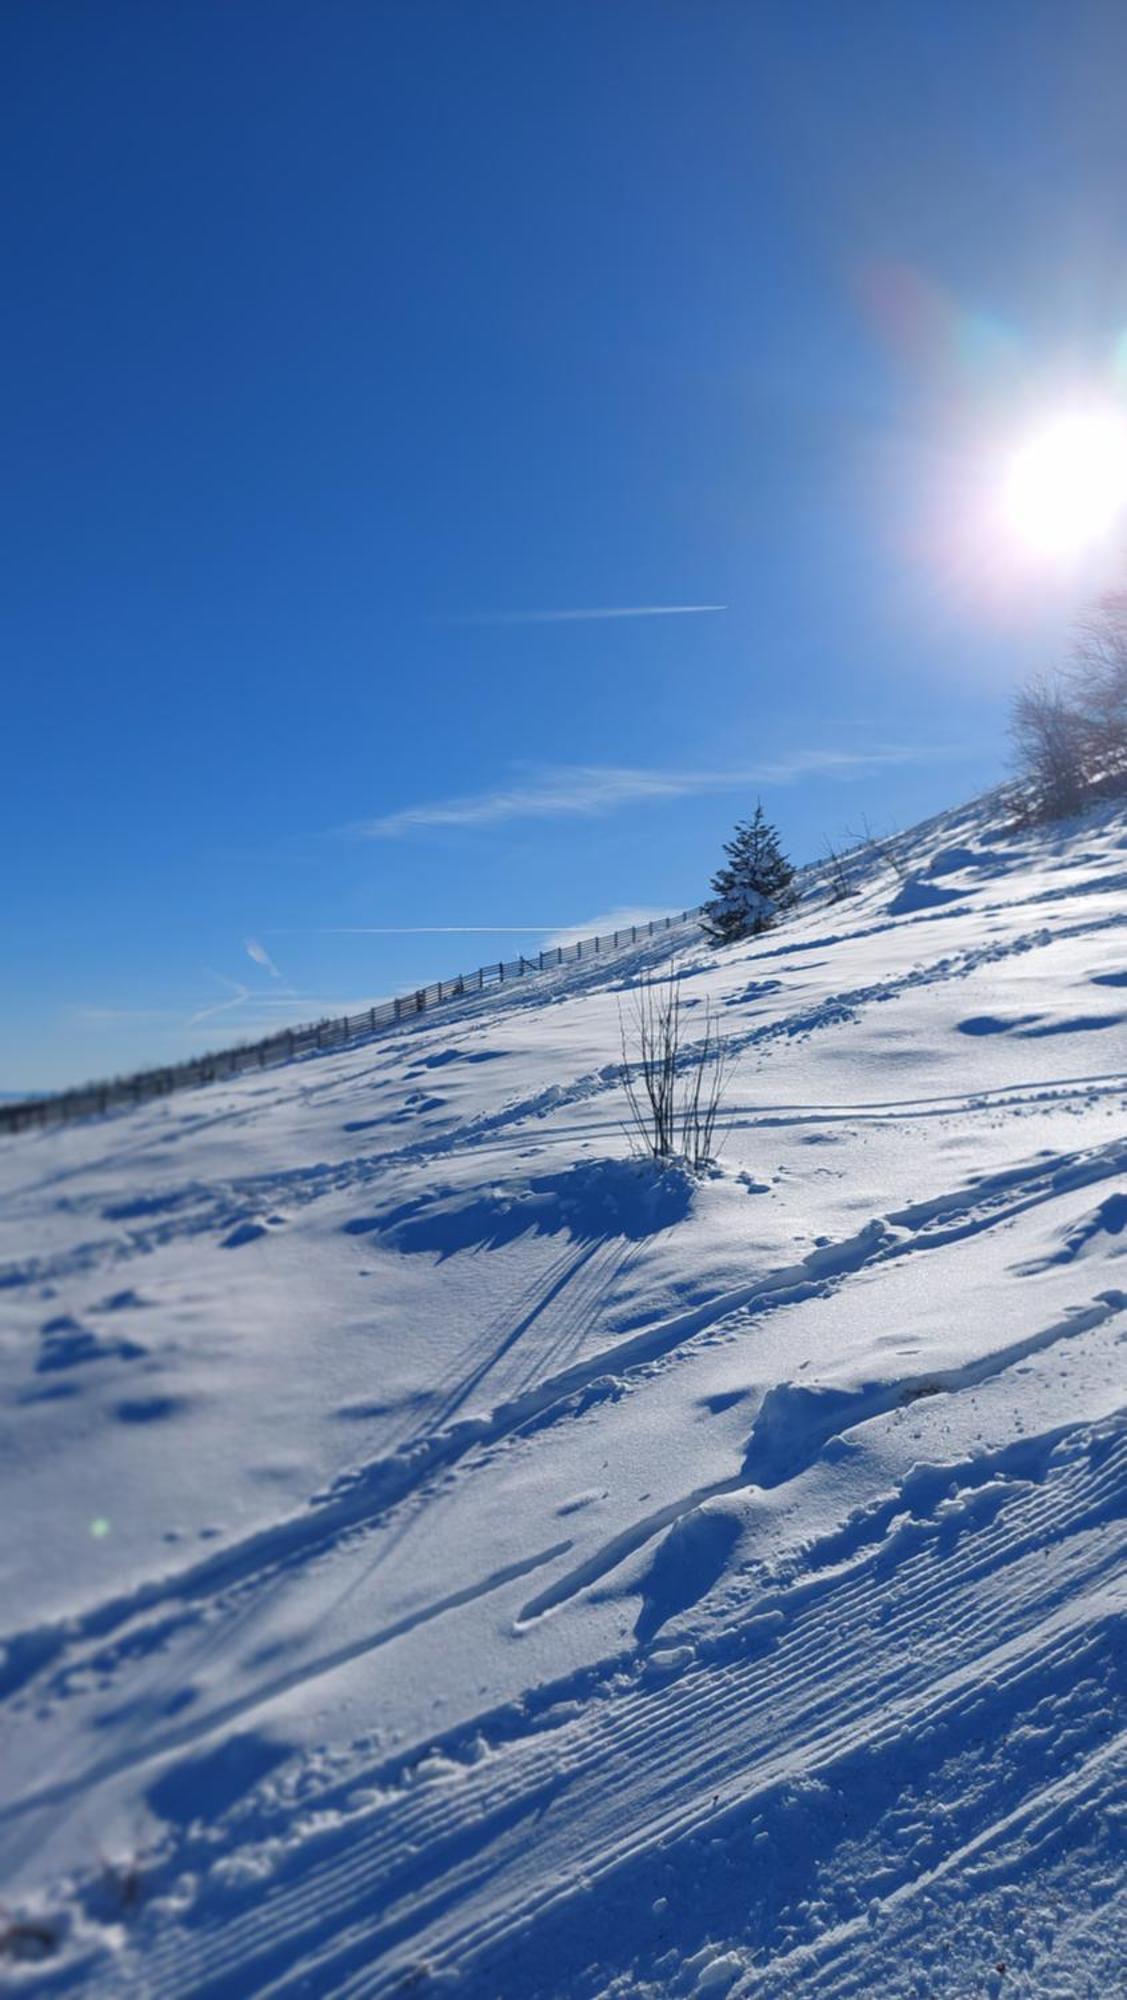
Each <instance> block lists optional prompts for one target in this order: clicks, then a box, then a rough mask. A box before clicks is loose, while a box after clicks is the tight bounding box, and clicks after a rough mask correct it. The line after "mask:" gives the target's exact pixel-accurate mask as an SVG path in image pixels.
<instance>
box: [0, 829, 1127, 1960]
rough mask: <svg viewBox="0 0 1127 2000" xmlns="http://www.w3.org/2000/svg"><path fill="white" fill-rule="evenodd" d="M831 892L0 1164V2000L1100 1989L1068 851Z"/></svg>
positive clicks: (1118, 833) (1104, 1323)
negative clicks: (663, 1132) (658, 1166)
mask: <svg viewBox="0 0 1127 2000" xmlns="http://www.w3.org/2000/svg"><path fill="white" fill-rule="evenodd" d="M891 846H892V849H893V852H892V856H891V859H892V861H893V862H894V863H895V866H891V865H889V856H888V844H886V847H885V853H884V854H883V855H878V854H876V853H873V854H871V855H870V856H868V857H867V858H865V859H864V860H862V861H861V862H859V863H857V864H856V865H855V868H854V875H855V879H856V882H857V886H858V893H857V894H855V895H854V896H852V897H850V898H849V899H847V900H845V901H843V902H838V903H832V902H830V901H829V900H828V889H829V873H828V871H823V872H822V873H821V874H819V871H817V870H814V871H810V872H809V873H808V874H807V876H806V878H805V880H804V882H803V884H802V886H803V888H804V891H805V896H804V901H803V904H802V906H801V908H800V910H799V911H798V912H797V913H796V914H795V915H794V916H793V917H792V918H790V919H789V920H788V921H787V922H786V923H785V924H784V925H780V926H779V927H778V928H777V929H776V930H774V931H772V932H770V933H768V934H767V935H765V936H763V937H760V938H757V939H755V940H753V941H748V942H745V943H743V944H738V945H734V946H729V947H726V948H724V949H723V950H720V951H712V950H710V949H709V948H708V947H707V946H706V945H704V943H703V942H702V940H701V939H700V937H699V934H698V933H697V932H696V931H695V930H693V929H692V927H691V926H686V927H684V928H683V929H682V930H680V931H674V932H673V933H670V934H669V936H668V938H662V939H661V940H655V941H654V943H653V944H652V945H645V946H639V947H637V948H636V949H635V948H631V949H627V950H624V951H623V952H621V953H619V954H617V955H616V956H614V957H613V958H609V959H607V960H605V961H604V962H602V963H595V964H590V963H579V964H577V965H574V966H570V967H565V968H562V969H560V970H559V971H558V972H551V973H547V974H544V975H543V976H541V977H536V978H529V979H528V980H527V981H526V982H524V983H522V984H520V985H517V986H514V988H513V990H512V991H510V992H508V993H505V994H501V995H496V996H492V995H491V996H485V997H484V998H482V999H477V998H467V999H466V1000H465V1001H464V1002H458V1003H454V1004H453V1005H450V1006H448V1007H446V1008H444V1009H443V1010H441V1012H437V1011H436V1012H435V1013H434V1014H433V1015H431V1016H429V1017H428V1016H424V1017H422V1018H421V1019H419V1020H418V1021H416V1022H412V1023H411V1024H409V1025H408V1024H405V1025H404V1026H403V1027H402V1029H400V1030H398V1031H396V1032H395V1033H394V1034H388V1035H383V1036H380V1037H379V1038H377V1039H373V1040H372V1041H370V1042H368V1043H367V1044H363V1045H360V1046H357V1047H355V1048H353V1049H350V1050H346V1051H344V1052H341V1053H337V1054H332V1055H325V1056H321V1057H317V1058H311V1059H309V1060H305V1061H301V1062H298V1063H295V1064H293V1065H291V1066H289V1067H288V1068H284V1069H279V1070H276V1071H273V1072H268V1073H265V1074H262V1075H255V1076H253V1077H245V1078H242V1079H239V1080H237V1081H235V1082H232V1083H224V1084H215V1085H212V1086H210V1087H208V1088H206V1089H203V1090H199V1091H195V1092H191V1093H184V1094H182V1095H179V1096H174V1097H172V1098H169V1099H165V1100H163V1101H161V1102H159V1103H156V1104H152V1105H149V1106H146V1107H143V1108H141V1109H139V1110H137V1111H135V1112H131V1113H129V1114H123V1115H118V1116H114V1117H110V1118H105V1119H101V1120H90V1121H88V1122H86V1123H84V1124H80V1125H74V1126H70V1127H67V1128H64V1129H62V1130H57V1131H51V1132H46V1133H32V1134H26V1135H20V1136H17V1137H12V1138H8V1139H6V1140H4V1141H3V1142H0V1188H2V1190H3V1201H2V1206H0V1258H2V1259H3V1263H2V1265H0V1301H2V1303H3V1314H2V1320H0V1495H2V1499H3V1509H4V1511H3V1518H4V1520H5V1522H6V1523H7V1524H8V1530H9V1532H8V1536H7V1538H6V1543H5V1558H4V1574H3V1595H2V1604H3V1619H2V1626H3V1652H2V1655H0V1727H2V1734H0V1759H2V1764H0V1768H2V1770H3V1781H2V1796H0V1871H2V1883H3V1887H2V1894H3V1904H2V1906H0V1968H2V1973H3V1977H4V1978H5V1979H6V1980H7V1981H8V1982H9V1983H10V1985H11V1987H12V1990H14V1991H23V1990H28V1991H31V1990H35V1991H43V1992H51V1993H56V1992H58V1993H65V1992H71V1991H77V1990H80V1989H81V1990H82V1991H83V1992H84V1993H85V1992H88V1993H91V1994H95V1995H102V1994H105V1995H110V1994H114V1995H119V1994H132V1993H145V1994H146V1995H151V1996H154V2000H156V1997H158V1996H159V2000H165V1996H180V1995H188V1994H191V1995H193V1996H195V1995H212V1996H225V2000H227V1997H229V2000H243V1996H247V1995H251V1994H258V1993H267V1992H269V1993H271V1994H295V1995H296V1994H299V1993H300V1994H304V1995H311V1994H315V1995H320V1994H338V1993H339V1994H341V1995H345V1994H347V1995H350V1996H351V1995H357V1996H358V1995H361V1994H363V1995H371V1996H375V1995H383V1994H389V1995H390V1994H404V1993H408V1992H410V1993H415V1992H418V1993H427V1992H432V1991H433V1992H438V1991H440V1990H442V1991H444V1990H450V1989H453V1988H456V1989H457V1990H458V1991H461V1992H464V1993H466V1994H468V1995H474V1996H477V1995H481V1996H505V2000H507V1996H521V2000H525V1996H531V1997H532V2000H535V1996H545V2000H547V1996H549V1995H561V1996H562V1995H568V1996H571V1995H577V1996H578V1995H585V1996H586V1995H590V1996H595V1995H607V1996H611V1995H613V1996H618V2000H626V1996H631V2000H633V1996H643V2000H657V1996H664V1995H692V1996H703V1995H726V1996H732V2000H743V1996H752V1995H755V1996H767V1997H768V2000H775V1996H780V1997H781V1996H784V1995H791V1994H799V1993H801V1994H803V1995H807V1994H811V1995H819V1996H831V1995H832V1996H839V1995H842V1996H843V1995H847V1994H851V1995H874V1994H880V1995H882V1996H885V1995H887V1996H901V1995H903V1996H931V1995H950V1996H965V1995H969V1994H974V1993H984V1994H999V1995H1019V1996H1038V2000H1040V1996H1048V1995H1060V1996H1065V1995H1068V1996H1073V1995H1096V1994H1098V1995H1101V1996H1102V1995H1107V1994H1112V1993H1116V1992H1121V1991H1123V1990H1124V1988H1123V1984H1122V1966H1123V1964H1124V1962H1127V1893H1125V1890H1127V1877H1125V1871H1124V1868H1123V1854H1124V1852H1125V1851H1127V1846H1125V1842H1124V1831H1125V1829H1127V1760H1125V1755H1124V1747H1125V1742H1127V1737H1125V1734H1124V1714H1123V1692H1124V1678H1125V1673H1127V1649H1125V1645H1124V1634H1125V1622H1124V1620H1125V1612H1127V1576H1125V1572H1124V1565H1123V1553H1124V1540H1125V1529H1124V1497H1125V1494H1127V1425H1125V1422H1124V1376H1125V1369H1124V1360H1125V1347H1124V1335H1125V1333H1127V1261H1125V1260H1127V1226H1125V1225H1127V1136H1125V1131H1124V1119H1123V1113H1124V1106H1125V1102H1127V1034H1125V1024H1127V993H1125V992H1124V988H1127V904H1125V902H1124V896H1123V890H1124V887H1125V885H1127V817H1125V815H1124V814H1123V812H1121V811H1117V810H1116V809H1113V808H1109V807H1105V808H1103V809H1101V810H1100V811H1099V812H1098V813H1095V814H1093V815H1091V816H1089V817H1088V818H1087V819H1084V820H1082V821H1079V822H1076V823H1074V824H1072V825H1069V826H1066V827H1061V828H1055V829H1050V830H1048V831H1045V832H1040V833H1036V832H1029V831H1023V832H1016V833H1015V832H1013V831H1012V830H1011V829H1010V828H1009V827H1008V826H1007V824H1006V819H1005V809H1004V806H1003V804H1002V802H1001V801H1000V800H999V799H998V798H996V797H991V798H987V799H985V800H983V801H980V802H977V803H976V804H974V805H972V806H970V807H967V808H962V809H960V810H958V811H956V812H952V813H949V814H946V815H943V816H941V817H940V818H938V819H937V820H934V821H932V822H930V823H928V824H927V825H925V826H923V827H921V828H919V829H916V830H915V831H914V832H913V833H912V834H910V835H904V836H901V837H900V838H899V839H898V840H897V841H896V842H894V843H891ZM940 885H941V886H940ZM670 955H673V956H674V957H675V959H676V962H677V964H678V966H679V969H680V974H681V979H682V996H683V997H682V1006H683V1022H684V1026H685V1033H686V1035H687V1036H688V1037H689V1038H690V1039H691V1038H692V1036H693V1034H694V1032H695V1029H696V1025H697V1024H699V1025H700V1031H701V1032H703V1023H704V1019H705V1014H706V1010H707V1009H708V1007H709V1006H711V1007H712V1008H713V1009H714V1010H715V1011H716V1013H717V1014H718V1015H719V1017H720V1020H721V1025H722V1028H723V1031H724V1033H725V1034H726V1036H727V1039H728V1045H729V1050H730V1054H731V1061H732V1073H731V1079H730V1083H729V1087H728V1094H727V1099H726V1107H725V1113H724V1119H723V1120H722V1126H723V1127H724V1128H725V1129H724V1134H723V1138H722V1143H721V1145H720V1147H719V1154H718V1161H717V1165H716V1167H715V1169H714V1170H713V1171H712V1172H711V1173H710V1174H706V1175H704V1176H702V1177H700V1178H694V1177H692V1176H691V1175H689V1174H688V1173H687V1172H685V1171H684V1170H683V1169H681V1168H680V1167H678V1166H676V1165H674V1166H671V1167H669V1168H667V1169H666V1170H664V1171H663V1172H658V1171H656V1170H654V1169H648V1168H644V1167H641V1166H639V1165H638V1164H636V1163H634V1162H631V1161H630V1159H629V1157H628V1154H629V1148H628V1142H627V1138H626V1135H625V1132H624V1129H623V1127H624V1120H625V1118H626V1106H625V1098H624V1093H623V1089H622V1071H621V1048H620V1010H625V1011H627V1012H628V1008H629V999H630V995H631V993H632V992H633V991H635V990H636V985H637V981H638V980H639V979H640V978H642V977H644V976H645V975H646V973H647V970H648V969H651V968H653V967H658V968H659V969H660V967H661V966H662V965H663V964H664V962H665V961H666V959H667V958H669V957H670Z"/></svg>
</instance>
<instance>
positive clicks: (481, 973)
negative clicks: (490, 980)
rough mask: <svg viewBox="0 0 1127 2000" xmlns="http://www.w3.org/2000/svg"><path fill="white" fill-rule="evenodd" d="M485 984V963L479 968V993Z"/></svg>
mask: <svg viewBox="0 0 1127 2000" xmlns="http://www.w3.org/2000/svg"><path fill="white" fill-rule="evenodd" d="M484 985H485V967H484V965H479V966H478V968H477V990H478V992H479V993H480V992H481V989H482V987H483V986H484Z"/></svg>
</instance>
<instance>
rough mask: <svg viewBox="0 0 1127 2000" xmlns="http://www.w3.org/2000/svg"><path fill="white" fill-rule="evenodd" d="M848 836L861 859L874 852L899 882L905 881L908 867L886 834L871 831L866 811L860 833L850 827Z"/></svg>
mask: <svg viewBox="0 0 1127 2000" xmlns="http://www.w3.org/2000/svg"><path fill="white" fill-rule="evenodd" d="M849 838H850V840H851V841H852V842H853V844H854V847H855V848H856V849H857V851H858V853H859V855H860V856H861V858H862V859H863V858H864V856H865V855H866V854H874V855H875V856H876V858H877V860H878V861H883V862H884V865H885V867H886V868H890V869H891V870H892V873H893V874H894V875H895V877H896V879H897V881H898V882H899V883H901V884H904V883H905V882H907V880H908V875H909V870H908V868H907V867H906V865H905V863H904V862H903V861H902V860H901V858H900V856H899V854H898V853H897V852H896V849H895V847H894V846H893V844H892V841H891V839H890V838H889V837H888V835H886V834H878V833H874V832H873V829H872V827H871V826H870V825H869V817H868V814H867V813H866V814H865V815H864V817H863V818H862V821H861V831H860V833H854V832H853V830H852V828H850V829H849Z"/></svg>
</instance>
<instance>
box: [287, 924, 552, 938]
mask: <svg viewBox="0 0 1127 2000" xmlns="http://www.w3.org/2000/svg"><path fill="white" fill-rule="evenodd" d="M548 928H549V927H548V925H547V924H328V925H325V926H323V927H322V928H321V929H319V930H315V931H288V932H285V933H283V934H282V935H285V936H287V937H508V936H510V935H511V936H512V937H539V936H540V935H541V933H542V932H543V931H546V930H547V929H548Z"/></svg>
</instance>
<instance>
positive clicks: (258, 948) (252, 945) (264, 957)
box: [245, 938, 282, 979]
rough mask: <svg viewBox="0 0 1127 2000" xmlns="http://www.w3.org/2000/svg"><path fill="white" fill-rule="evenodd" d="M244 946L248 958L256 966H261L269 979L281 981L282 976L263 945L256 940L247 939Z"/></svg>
mask: <svg viewBox="0 0 1127 2000" xmlns="http://www.w3.org/2000/svg"><path fill="white" fill-rule="evenodd" d="M245 944H246V953H247V957H248V958H253V960H254V962H255V964H256V965H261V966H263V967H264V968H265V970H266V971H267V972H268V973H269V974H270V977H271V979H281V977H282V975H281V973H280V972H279V970H278V968H277V966H276V965H275V963H274V961H273V959H272V958H271V956H270V953H269V952H268V951H267V949H266V946H265V945H264V944H260V943H259V941H258V939H257V938H247V939H246V940H245Z"/></svg>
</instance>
